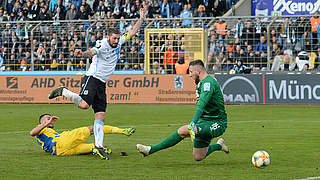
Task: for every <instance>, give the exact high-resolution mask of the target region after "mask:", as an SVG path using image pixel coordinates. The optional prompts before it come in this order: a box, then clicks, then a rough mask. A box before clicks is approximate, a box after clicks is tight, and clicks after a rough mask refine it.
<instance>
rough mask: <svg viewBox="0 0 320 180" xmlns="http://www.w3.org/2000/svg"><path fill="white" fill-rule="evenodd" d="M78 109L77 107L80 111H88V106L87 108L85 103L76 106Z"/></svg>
mask: <svg viewBox="0 0 320 180" xmlns="http://www.w3.org/2000/svg"><path fill="white" fill-rule="evenodd" d="M78 107H79V108H80V109H88V108H89V107H90V106H89V105H88V104H85V103H80V104H79V105H78Z"/></svg>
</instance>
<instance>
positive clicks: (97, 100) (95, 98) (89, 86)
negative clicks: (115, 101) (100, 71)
mask: <svg viewBox="0 0 320 180" xmlns="http://www.w3.org/2000/svg"><path fill="white" fill-rule="evenodd" d="M79 95H80V97H81V98H82V99H83V100H84V101H85V102H86V103H87V104H89V106H90V105H92V109H93V110H94V112H95V113H96V112H106V108H107V95H106V83H104V82H102V81H100V80H99V79H97V78H95V77H93V76H85V77H84V78H82V80H81V91H80V94H79Z"/></svg>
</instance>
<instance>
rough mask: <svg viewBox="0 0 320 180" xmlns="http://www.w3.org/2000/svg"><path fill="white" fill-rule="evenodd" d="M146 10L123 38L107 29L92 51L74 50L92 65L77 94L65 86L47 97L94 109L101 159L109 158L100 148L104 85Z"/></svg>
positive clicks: (97, 146)
mask: <svg viewBox="0 0 320 180" xmlns="http://www.w3.org/2000/svg"><path fill="white" fill-rule="evenodd" d="M146 10H147V7H144V8H141V9H140V18H139V20H138V21H137V22H136V24H135V25H134V26H133V28H132V29H131V30H130V31H128V32H127V33H126V34H124V35H120V31H119V30H118V29H111V28H110V29H109V30H108V33H107V37H106V38H104V39H103V40H102V42H101V46H100V47H99V48H92V49H90V50H87V51H85V52H82V51H81V50H79V49H77V50H75V53H74V54H75V55H76V56H78V57H85V58H91V57H93V59H92V63H91V65H90V68H89V70H88V71H87V73H86V77H85V78H84V81H83V84H82V86H81V91H80V94H79V95H78V94H76V93H74V92H72V91H70V90H68V89H67V88H65V87H60V88H57V89H55V90H53V91H51V93H50V94H49V99H53V98H56V97H58V96H64V97H66V98H68V99H69V100H71V101H72V102H73V103H74V104H76V105H77V106H78V107H79V108H81V109H88V108H89V107H90V105H92V108H93V110H94V117H95V121H94V126H93V127H94V136H95V148H96V149H97V151H98V152H99V154H98V155H99V156H100V157H101V158H102V159H109V156H108V154H107V153H106V152H105V151H104V149H103V137H104V133H103V125H104V120H105V117H106V107H107V102H106V82H107V81H108V79H109V78H110V76H111V74H112V73H113V71H114V69H115V67H116V64H117V61H118V60H119V57H120V48H121V45H122V44H123V43H125V42H126V41H128V40H129V39H130V37H132V36H134V35H135V34H136V33H137V32H138V30H139V29H140V27H141V25H142V23H143V20H144V18H145V14H146Z"/></svg>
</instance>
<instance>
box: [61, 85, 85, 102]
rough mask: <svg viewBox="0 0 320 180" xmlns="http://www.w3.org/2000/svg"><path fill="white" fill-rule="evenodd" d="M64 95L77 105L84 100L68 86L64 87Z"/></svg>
mask: <svg viewBox="0 0 320 180" xmlns="http://www.w3.org/2000/svg"><path fill="white" fill-rule="evenodd" d="M62 95H63V96H64V97H66V98H67V99H69V100H70V101H72V102H73V103H74V104H75V105H77V106H78V105H79V104H80V101H81V100H82V98H81V97H80V96H79V95H78V94H76V93H74V92H72V91H70V90H68V89H66V88H63V90H62Z"/></svg>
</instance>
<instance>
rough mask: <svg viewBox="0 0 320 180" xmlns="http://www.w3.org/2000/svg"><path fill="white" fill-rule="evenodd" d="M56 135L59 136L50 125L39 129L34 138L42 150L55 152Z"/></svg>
mask: <svg viewBox="0 0 320 180" xmlns="http://www.w3.org/2000/svg"><path fill="white" fill-rule="evenodd" d="M57 137H60V135H59V133H57V132H56V131H55V130H54V129H52V128H50V127H46V128H44V129H42V130H41V131H40V133H39V135H38V136H36V139H37V142H38V144H39V145H40V146H41V147H42V149H43V150H44V151H46V152H48V153H50V154H57V149H56V144H57V140H56V138H57Z"/></svg>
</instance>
